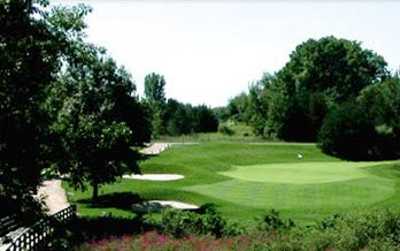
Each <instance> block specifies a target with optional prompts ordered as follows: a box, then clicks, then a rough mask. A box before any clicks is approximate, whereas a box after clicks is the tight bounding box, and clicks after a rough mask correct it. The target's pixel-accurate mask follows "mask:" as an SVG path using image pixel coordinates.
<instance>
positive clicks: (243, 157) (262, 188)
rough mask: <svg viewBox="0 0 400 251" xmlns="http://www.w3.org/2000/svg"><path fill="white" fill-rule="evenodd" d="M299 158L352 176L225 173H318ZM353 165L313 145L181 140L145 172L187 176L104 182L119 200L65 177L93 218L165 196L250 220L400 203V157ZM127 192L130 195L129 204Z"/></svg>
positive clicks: (303, 219)
mask: <svg viewBox="0 0 400 251" xmlns="http://www.w3.org/2000/svg"><path fill="white" fill-rule="evenodd" d="M299 152H301V153H303V155H304V158H303V159H302V160H299V159H298V158H297V153H299ZM296 163H297V164H298V163H301V165H305V166H307V163H309V165H310V166H313V165H314V166H324V164H325V163H326V166H328V167H329V171H330V172H331V171H332V172H333V173H334V174H335V172H336V171H335V170H336V169H337V172H338V173H340V174H339V175H341V176H343V177H344V179H338V180H337V179H336V180H333V182H327V183H318V184H293V182H292V184H287V183H277V182H271V179H273V178H270V180H268V179H267V180H265V181H264V182H257V181H256V182H254V181H251V180H241V179H238V178H234V177H228V176H226V175H223V174H222V172H232V171H234V170H235V169H234V167H237V166H241V167H243V170H242V171H243V172H244V173H247V172H246V169H245V168H246V166H253V165H260V164H262V165H263V166H264V167H263V168H268V165H269V164H271V166H272V167H273V166H275V167H276V166H277V165H286V166H291V167H293V168H294V170H293V172H294V173H295V175H294V176H293V175H292V176H291V179H294V181H295V179H296V176H298V177H299V179H300V177H301V175H303V176H304V175H305V177H306V176H309V175H311V174H312V172H311V174H310V172H308V173H307V174H304V173H303V174H302V173H301V169H298V170H297V169H295V166H296ZM346 165H348V162H347V163H346V162H344V161H341V160H338V159H335V158H333V157H330V156H327V155H325V154H323V153H321V152H320V151H319V149H318V148H317V147H316V146H315V145H313V144H285V143H262V144H253V143H239V142H209V143H202V144H199V145H175V146H173V147H172V148H170V149H168V150H167V151H166V152H164V153H162V154H161V155H160V156H156V157H152V158H149V159H147V160H145V161H143V162H142V163H141V169H142V172H143V173H177V174H183V175H185V179H183V180H178V181H168V182H151V181H138V180H128V179H123V180H121V181H120V182H117V183H115V184H112V185H106V186H103V187H101V189H100V192H101V194H102V195H105V196H110V197H109V198H111V199H108V200H106V201H103V202H102V203H101V205H99V204H97V205H92V204H91V203H89V201H88V199H89V198H90V192H91V191H90V190H88V191H85V192H81V191H73V190H72V189H71V188H70V187H69V186H68V185H67V184H65V183H64V187H66V189H67V191H68V192H69V199H70V201H71V202H72V203H77V204H78V210H79V212H80V213H81V214H82V215H86V216H98V215H107V214H110V213H111V214H112V215H114V216H123V217H132V215H133V213H132V212H131V210H130V207H129V204H130V203H131V202H134V201H136V200H138V201H140V200H152V199H165V200H180V201H184V202H188V203H192V204H197V205H202V204H205V203H214V204H216V205H217V209H218V210H219V211H220V212H221V213H222V214H223V215H224V216H225V217H227V218H229V219H232V220H235V221H239V222H241V223H244V224H247V225H251V224H252V223H253V222H254V218H255V217H261V216H263V215H264V214H265V212H267V211H269V210H270V209H272V208H276V209H278V210H279V211H280V212H281V213H282V215H283V216H284V217H291V218H293V219H295V220H296V221H298V222H300V223H306V224H309V223H313V222H315V221H316V220H319V219H321V218H324V217H326V216H328V215H331V214H334V213H342V212H347V211H351V210H357V209H365V208H369V207H375V208H380V207H396V204H397V205H398V203H399V202H400V199H399V198H398V197H397V196H396V194H397V193H398V192H399V190H400V182H399V180H400V179H399V175H400V172H399V170H400V167H399V165H398V164H397V162H396V163H373V164H371V163H366V164H365V165H364V164H361V163H356V164H352V165H355V166H353V167H349V175H350V174H351V173H352V172H355V173H356V174H359V171H360V170H361V173H362V175H360V176H357V175H356V176H357V177H353V179H347V180H346V177H345V176H346V175H347V174H346V171H347V169H346V168H347V167H346ZM371 165H373V166H371ZM351 168H357V170H352V169H351ZM358 169H359V170H358ZM249 171H250V172H251V170H250V169H249ZM269 171H271V170H269ZM273 171H274V170H273ZM273 171H272V173H273ZM275 171H276V170H275ZM289 173H290V172H289ZM353 174H354V173H353ZM335 175H338V174H337V173H336V174H335ZM303 178H304V177H303ZM121 194H122V196H121ZM124 196H127V197H124ZM135 196H137V197H135ZM113 197H114V198H113ZM121 198H126V200H127V201H129V203H125V199H121Z"/></svg>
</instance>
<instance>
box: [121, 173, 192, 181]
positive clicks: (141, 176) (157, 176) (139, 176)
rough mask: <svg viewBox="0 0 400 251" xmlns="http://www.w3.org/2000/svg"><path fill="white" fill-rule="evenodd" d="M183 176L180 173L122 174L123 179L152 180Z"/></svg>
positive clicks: (176, 178)
mask: <svg viewBox="0 0 400 251" xmlns="http://www.w3.org/2000/svg"><path fill="white" fill-rule="evenodd" d="M184 177H185V176H183V175H180V174H126V175H123V176H122V178H124V179H133V180H153V181H172V180H180V179H183V178H184Z"/></svg>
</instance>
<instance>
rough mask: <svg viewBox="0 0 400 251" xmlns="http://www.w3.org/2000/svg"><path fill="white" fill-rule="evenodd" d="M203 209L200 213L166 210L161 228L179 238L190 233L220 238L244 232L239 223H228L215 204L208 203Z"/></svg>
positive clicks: (163, 213) (162, 216) (162, 215)
mask: <svg viewBox="0 0 400 251" xmlns="http://www.w3.org/2000/svg"><path fill="white" fill-rule="evenodd" d="M202 211H203V212H202V213H200V214H199V213H195V212H189V211H182V210H176V209H167V210H164V211H163V212H162V214H161V222H160V226H161V230H162V232H163V233H165V234H169V235H172V236H174V237H177V238H181V237H185V236H188V235H190V234H199V235H213V236H215V237H217V238H220V237H222V236H226V235H238V234H240V233H242V232H243V229H242V228H241V227H239V226H238V225H236V224H235V225H232V224H228V223H227V222H226V220H225V219H224V218H222V216H221V215H220V214H219V213H218V212H217V211H216V210H215V207H214V206H209V205H207V206H206V207H204V209H203V210H202Z"/></svg>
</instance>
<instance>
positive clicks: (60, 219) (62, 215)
mask: <svg viewBox="0 0 400 251" xmlns="http://www.w3.org/2000/svg"><path fill="white" fill-rule="evenodd" d="M75 216H76V206H75V205H73V206H70V207H67V208H65V209H63V210H61V211H59V212H58V213H55V214H53V215H51V216H49V217H47V218H45V219H42V220H40V221H38V222H37V223H36V224H34V225H33V226H31V227H29V228H27V229H26V230H25V231H24V232H23V233H22V234H21V235H19V236H18V237H17V238H16V239H14V240H12V243H11V244H10V246H9V247H7V249H6V251H28V250H45V249H46V247H47V245H48V242H49V240H50V239H51V236H52V234H53V233H54V231H55V230H56V228H57V227H62V225H64V224H66V223H68V222H69V221H70V220H71V219H72V218H73V217H75Z"/></svg>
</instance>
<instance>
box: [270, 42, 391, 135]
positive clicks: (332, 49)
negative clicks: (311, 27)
mask: <svg viewBox="0 0 400 251" xmlns="http://www.w3.org/2000/svg"><path fill="white" fill-rule="evenodd" d="M386 65H387V64H386V62H385V60H384V59H383V57H381V56H379V55H377V54H376V53H374V52H373V51H371V50H368V49H363V48H362V47H361V44H360V43H359V42H356V41H350V40H346V39H337V38H335V37H333V36H330V37H324V38H321V39H319V40H314V39H310V40H307V41H306V42H304V43H302V44H300V45H299V46H297V47H296V49H295V51H294V52H292V53H291V55H290V61H289V62H288V63H287V64H286V65H285V66H284V67H283V68H282V69H281V70H280V71H279V72H278V73H277V75H276V80H275V81H273V84H272V86H271V90H270V91H269V95H270V104H271V105H270V108H269V115H268V120H269V130H270V133H272V134H276V135H277V137H279V138H282V139H285V140H295V141H313V140H315V139H316V135H317V133H318V131H319V128H320V127H321V123H322V121H323V118H324V117H325V115H326V112H327V110H328V109H329V107H330V106H332V105H333V104H337V103H342V102H345V101H347V100H349V99H352V98H355V97H357V96H358V94H359V93H360V91H361V90H362V89H363V88H364V87H366V86H368V85H371V84H375V83H379V82H380V81H382V80H384V79H386V78H387V77H388V76H389V73H388V71H387V69H386ZM320 108H321V109H320Z"/></svg>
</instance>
